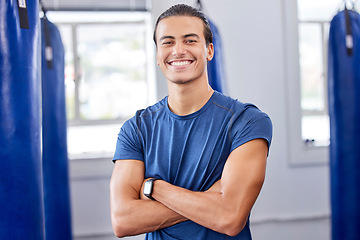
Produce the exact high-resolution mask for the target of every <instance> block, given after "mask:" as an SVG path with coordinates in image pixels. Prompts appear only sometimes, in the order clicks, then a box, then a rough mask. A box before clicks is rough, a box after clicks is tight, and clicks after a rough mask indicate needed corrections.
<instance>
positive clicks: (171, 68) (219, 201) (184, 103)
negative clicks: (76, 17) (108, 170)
mask: <svg viewBox="0 0 360 240" xmlns="http://www.w3.org/2000/svg"><path fill="white" fill-rule="evenodd" d="M154 41H155V44H156V49H157V64H158V65H159V67H160V68H161V71H162V72H163V74H164V76H165V77H166V79H167V84H168V90H169V95H168V96H167V97H165V98H164V99H162V100H161V101H159V102H158V103H156V104H155V105H153V106H149V107H148V108H146V109H144V110H139V111H138V112H137V113H136V114H135V116H134V117H133V118H131V119H130V120H128V121H127V122H125V123H124V125H123V126H122V128H121V130H120V133H119V136H118V140H117V146H116V151H115V155H114V158H113V161H114V162H115V166H114V171H113V175H112V178H111V183H110V201H111V219H112V224H113V228H114V233H115V235H116V236H118V237H124V236H130V235H137V234H141V233H147V235H146V239H149V240H150V239H154V240H159V239H169V240H173V239H185V240H189V239H191V240H207V239H210V240H216V239H241V240H249V239H251V233H250V229H249V221H248V219H249V215H250V211H251V208H252V206H253V205H254V203H255V201H256V198H257V197H258V195H259V193H260V190H261V187H262V184H263V181H264V178H265V170H266V159H267V155H268V150H269V146H270V143H271V138H272V124H271V121H270V119H269V117H268V116H267V115H266V114H265V113H263V112H261V111H260V110H259V109H258V108H257V107H255V106H254V105H252V104H244V103H241V102H239V101H237V100H234V99H232V98H230V97H227V96H224V95H222V94H221V93H218V92H216V91H214V90H213V89H212V88H211V87H210V85H209V82H208V76H207V63H208V61H211V59H212V57H213V55H214V46H213V44H212V34H211V30H210V26H209V23H208V20H207V19H206V17H205V15H204V14H203V13H201V12H199V11H198V10H197V9H194V8H192V7H189V6H187V5H183V4H180V5H175V6H173V7H171V8H170V9H168V10H167V11H165V12H164V13H163V14H162V15H160V17H159V18H158V20H157V23H156V26H155V31H154ZM215 50H216V49H215Z"/></svg>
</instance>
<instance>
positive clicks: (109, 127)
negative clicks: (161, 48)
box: [47, 12, 155, 157]
mask: <svg viewBox="0 0 360 240" xmlns="http://www.w3.org/2000/svg"><path fill="white" fill-rule="evenodd" d="M47 15H48V18H49V19H50V20H51V21H52V22H54V23H55V24H56V25H57V26H58V28H59V30H60V33H61V36H62V40H63V44H64V47H65V89H66V106H67V109H66V110H67V118H68V151H69V155H70V157H76V156H77V155H82V156H83V155H84V154H86V155H88V154H91V155H99V154H100V155H107V154H108V155H110V154H112V153H113V152H114V150H115V144H116V137H117V133H118V132H119V130H120V127H121V124H122V123H123V122H124V121H125V120H127V119H128V118H130V117H132V116H133V115H134V113H135V112H136V110H138V109H141V108H144V107H146V106H148V105H149V104H150V102H153V100H154V98H155V97H154V96H155V82H154V81H155V80H154V75H155V74H154V69H153V68H154V52H153V51H154V50H153V46H152V43H151V34H152V32H151V21H150V14H149V13H146V12H104V13H101V12H56V13H55V12H54V13H48V14H47Z"/></svg>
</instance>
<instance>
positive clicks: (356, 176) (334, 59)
mask: <svg viewBox="0 0 360 240" xmlns="http://www.w3.org/2000/svg"><path fill="white" fill-rule="evenodd" d="M328 69H329V75H328V81H329V84H328V88H329V89H328V92H329V115H330V172H331V210H332V216H331V220H332V239H333V240H357V239H359V236H360V203H359V201H360V137H359V136H360V15H359V14H358V13H357V12H354V11H349V10H347V9H345V10H344V11H341V12H339V13H338V14H337V15H336V16H335V17H334V18H333V20H332V21H331V25H330V37H329V68H328Z"/></svg>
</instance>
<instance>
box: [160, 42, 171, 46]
mask: <svg viewBox="0 0 360 240" xmlns="http://www.w3.org/2000/svg"><path fill="white" fill-rule="evenodd" d="M162 44H163V45H168V44H172V42H163V43H162Z"/></svg>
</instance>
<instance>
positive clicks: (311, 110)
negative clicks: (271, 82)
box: [297, 0, 352, 146]
mask: <svg viewBox="0 0 360 240" xmlns="http://www.w3.org/2000/svg"><path fill="white" fill-rule="evenodd" d="M297 2H298V21H299V24H298V32H299V57H300V58H299V64H300V81H301V112H302V114H301V115H302V120H301V128H302V139H303V140H304V142H305V144H307V145H310V146H326V145H328V144H329V139H330V133H329V132H330V125H329V117H328V104H327V99H328V97H327V51H328V38H329V28H330V21H331V19H332V18H333V17H334V16H335V14H336V13H337V11H338V10H339V9H342V8H343V6H344V2H343V1H338V0H318V1H312V0H298V1H297ZM348 2H349V3H350V1H348ZM349 5H350V4H349ZM351 7H352V6H348V8H351Z"/></svg>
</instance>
